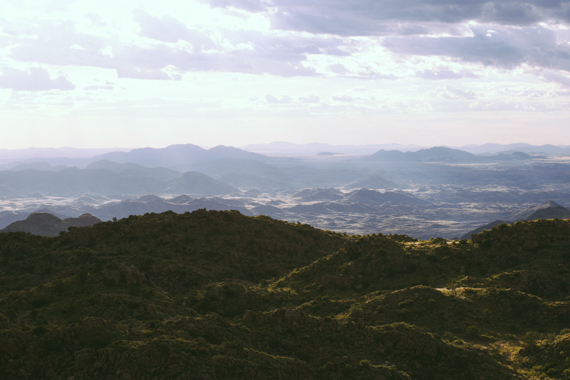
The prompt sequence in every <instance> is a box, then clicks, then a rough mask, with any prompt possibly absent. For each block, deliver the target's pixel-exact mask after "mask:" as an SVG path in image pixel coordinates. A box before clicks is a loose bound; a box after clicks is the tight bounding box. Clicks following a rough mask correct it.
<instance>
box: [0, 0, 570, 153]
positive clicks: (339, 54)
mask: <svg viewBox="0 0 570 380" xmlns="http://www.w3.org/2000/svg"><path fill="white" fill-rule="evenodd" d="M569 25H570V1H561V0H531V1H524V0H523V1H485V0H398V1H396V0H184V1H172V0H162V1H134V0H132V1H131V0H120V1H117V0H113V1H111V0H98V1H96V2H94V1H86V0H2V1H1V2H0V148H4V149H21V148H27V147H64V146H73V147H77V148H104V147H125V148H137V147H147V146H150V147H156V148H160V147H164V146H167V145H171V144H184V143H192V144H197V145H201V146H215V145H219V144H223V145H232V146H243V145H247V144H259V143H270V142H273V141H289V142H294V143H301V144H303V143H310V142H321V143H328V144H331V145H339V144H389V143H399V144H417V145H421V146H437V145H450V146H462V145H468V144H483V143H488V142H493V143H503V144H506V143H515V142H526V143H531V144H555V145H570V122H569V121H570V30H569Z"/></svg>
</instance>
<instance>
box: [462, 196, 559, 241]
mask: <svg viewBox="0 0 570 380" xmlns="http://www.w3.org/2000/svg"><path fill="white" fill-rule="evenodd" d="M555 218H558V219H570V210H568V209H567V208H564V207H562V206H560V205H559V204H558V203H556V202H554V201H548V202H544V203H543V204H541V205H539V206H535V207H527V208H525V209H523V210H520V211H515V212H512V213H510V214H509V215H507V217H506V218H505V219H504V220H495V221H494V222H491V223H488V224H485V225H484V226H481V227H478V228H476V229H474V230H473V231H470V232H468V233H466V234H465V235H463V236H462V237H461V239H471V235H474V234H478V233H480V232H483V231H484V230H490V229H491V228H493V227H495V226H498V225H499V224H512V223H514V222H516V221H519V220H538V219H555Z"/></svg>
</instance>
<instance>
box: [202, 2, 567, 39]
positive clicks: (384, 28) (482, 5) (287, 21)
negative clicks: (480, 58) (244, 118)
mask: <svg viewBox="0 0 570 380" xmlns="http://www.w3.org/2000/svg"><path fill="white" fill-rule="evenodd" d="M210 4H211V5H212V6H213V7H224V8H228V7H233V8H240V9H244V10H246V11H249V12H262V11H263V12H268V14H270V15H271V19H272V25H273V27H274V28H276V29H283V30H297V31H306V32H310V33H331V34H337V35H344V36H365V35H396V34H397V35H410V34H429V33H433V32H434V31H437V30H438V29H439V31H440V32H441V31H442V30H443V29H445V28H447V29H448V30H447V31H446V33H447V34H450V35H456V34H457V30H456V31H454V29H453V28H457V29H460V28H458V27H457V26H454V25H453V24H458V23H465V22H467V21H476V22H479V23H496V24H500V25H518V26H524V25H533V24H536V23H539V22H547V21H550V20H559V21H564V22H566V21H568V20H569V19H570V5H569V4H568V2H567V1H563V0H526V1H500V0H499V1H486V0H445V1H442V0H422V1H419V0H377V1H370V0H353V1H350V2H347V1H345V0H273V1H271V2H269V1H267V2H266V1H255V0H210ZM270 9H271V10H272V11H271V12H269V11H270Z"/></svg>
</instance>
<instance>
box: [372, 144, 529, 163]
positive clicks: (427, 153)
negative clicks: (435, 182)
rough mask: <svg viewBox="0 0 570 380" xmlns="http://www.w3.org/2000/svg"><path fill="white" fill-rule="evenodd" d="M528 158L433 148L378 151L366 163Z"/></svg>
mask: <svg viewBox="0 0 570 380" xmlns="http://www.w3.org/2000/svg"><path fill="white" fill-rule="evenodd" d="M526 158H530V157H529V156H528V155H521V154H520V152H518V154H515V155H513V154H498V155H494V156H477V155H475V154H472V153H469V152H465V151H463V150H459V149H451V148H446V147H442V146H439V147H435V148H429V149H421V150H418V151H416V152H401V151H399V150H380V151H378V152H376V153H374V154H373V155H371V156H368V157H367V158H366V160H368V161H386V162H442V163H458V164H460V163H485V162H495V161H513V160H521V159H526Z"/></svg>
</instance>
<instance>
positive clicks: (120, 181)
mask: <svg viewBox="0 0 570 380" xmlns="http://www.w3.org/2000/svg"><path fill="white" fill-rule="evenodd" d="M123 169H124V170H123ZM235 191H237V190H236V189H235V188H233V187H231V186H229V185H227V184H224V183H222V182H220V181H218V180H215V179H213V178H211V177H209V176H207V175H205V174H203V173H197V172H188V173H184V174H180V173H179V172H176V171H174V170H171V169H166V168H145V167H143V166H140V165H138V164H132V163H125V164H121V163H115V162H110V161H98V162H96V163H94V164H93V166H90V167H89V168H88V169H78V168H75V167H74V168H66V169H63V170H60V171H58V172H53V171H40V170H21V171H9V170H8V171H0V195H4V196H10V195H16V194H18V195H29V194H32V193H43V194H48V193H49V194H53V195H57V196H78V195H81V194H87V193H89V194H92V195H106V196H110V195H112V196H114V195H130V196H132V195H143V194H165V193H169V194H195V195H199V196H213V195H220V194H229V193H233V192H235Z"/></svg>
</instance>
